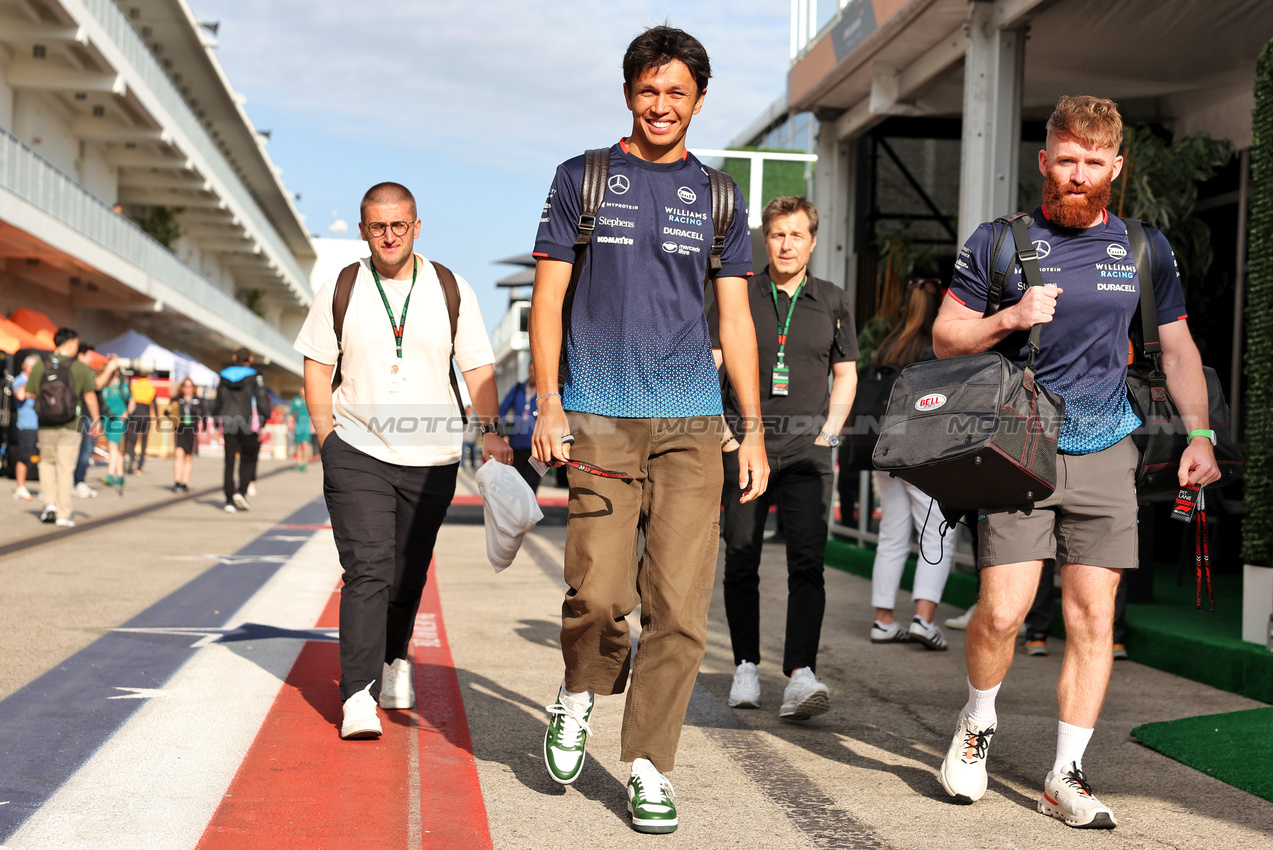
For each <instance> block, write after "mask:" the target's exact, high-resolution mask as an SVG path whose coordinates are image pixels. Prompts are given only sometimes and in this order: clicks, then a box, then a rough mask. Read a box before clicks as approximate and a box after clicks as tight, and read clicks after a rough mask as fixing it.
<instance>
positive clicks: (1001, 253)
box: [985, 212, 1034, 316]
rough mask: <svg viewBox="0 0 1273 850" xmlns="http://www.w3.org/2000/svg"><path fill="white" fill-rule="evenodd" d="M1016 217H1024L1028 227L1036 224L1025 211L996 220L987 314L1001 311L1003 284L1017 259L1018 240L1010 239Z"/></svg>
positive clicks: (990, 314)
mask: <svg viewBox="0 0 1273 850" xmlns="http://www.w3.org/2000/svg"><path fill="white" fill-rule="evenodd" d="M1016 219H1024V220H1025V226H1026V228H1027V229H1028V228H1029V227H1030V225H1032V224H1034V219H1032V218H1031V217H1030V216H1029V214H1027V213H1023V212H1021V213H1017V214H1015V215H1010V216H1001V217H999V218H996V219H995V220H994V225H993V226H994V234H995V237H994V243H993V249H992V250H993V256H994V258H995V262H994V268H993V271H991V274H990V290H989V292H987V294H986V312H985V315H987V316H992V315H994V314H995V313H998V312H999V304H1000V303H1001V302H1002V301H1003V285H1004V283H1005V281H1007V279H1008V275H1009V274H1011V273H1012V265H1013V262H1014V261H1015V260H1016V255H1017V252H1016V249H1015V243H1016V240H1015V239H1013V240H1009V239H1008V233H1009V231H1011V230H1012V222H1013V221H1015V220H1016Z"/></svg>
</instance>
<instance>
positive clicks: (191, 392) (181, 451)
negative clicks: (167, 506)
mask: <svg viewBox="0 0 1273 850" xmlns="http://www.w3.org/2000/svg"><path fill="white" fill-rule="evenodd" d="M206 410H207V405H205V404H204V402H203V399H201V398H199V395H198V390H197V389H195V385H194V381H192V380H190V379H189V378H186V379H185V380H184V381H182V382H181V386H180V387H179V388H178V389H177V397H176V398H174V399H173V400H172V401H170V402H169V403H168V409H167V410H166V411H165V412H164V415H165V416H166V417H167V418H168V421H169V422H171V423H172V425H173V437H174V438H175V440H176V444H177V447H176V452H175V453H174V454H173V458H172V491H173V492H174V493H189V492H190V473H191V472H192V471H193V470H194V455H195V447H196V445H197V443H198V435H199V432H200V431H202V430H203V428H204V420H205V419H206V417H207V413H206Z"/></svg>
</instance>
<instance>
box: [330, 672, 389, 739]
mask: <svg viewBox="0 0 1273 850" xmlns="http://www.w3.org/2000/svg"><path fill="white" fill-rule="evenodd" d="M374 684H375V682H371V683H368V685H367V687H365V688H363V689H362V690H361V691H359V692H358V693H356V694H354V695H353V696H351V697H350V698H349V699H347V700H345V719H344V721H343V722H342V723H341V724H340V737H342V738H344V739H345V740H346V741H357V740H363V739H365V738H379V737H380V734H381V730H380V715H378V714H377V713H376V701H375V700H374V699H372V698H371V686H372V685H374Z"/></svg>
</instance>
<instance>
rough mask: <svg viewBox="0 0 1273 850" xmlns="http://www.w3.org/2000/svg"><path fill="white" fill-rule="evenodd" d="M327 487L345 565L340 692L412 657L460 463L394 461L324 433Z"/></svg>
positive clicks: (347, 693)
mask: <svg viewBox="0 0 1273 850" xmlns="http://www.w3.org/2000/svg"><path fill="white" fill-rule="evenodd" d="M319 454H320V455H322V458H323V495H324V496H325V497H326V499H327V512H328V514H330V515H331V521H332V534H333V535H334V536H335V538H336V551H337V552H338V553H339V554H340V565H341V567H342V568H344V575H343V578H344V581H345V584H344V587H342V588H341V591H340V699H341V701H342V702H343V701H344V700H347V699H349V698H350V697H351V696H353V695H354V694H356V693H358V691H360V690H362V689H363V688H365V687H366V686H367V684H368V683H372V682H374V684H373V685H372V688H371V695H372V696H373V697H376V698H379V696H380V684H381V682H380V674H381V672H382V671H381V665H382V664H384V663H386V662H391V661H393V660H395V659H397V658H406V657H407V654H408V649H409V647H410V644H411V633H412V631H413V630H414V629H415V618H416V612H417V610H418V609H419V608H420V594H421V593H422V592H423V591H424V583H425V580H426V579H427V577H428V570H429V562H430V561H431V560H432V559H433V546H434V544H435V543H436V542H437V538H438V529H439V528H440V527H441V525H442V520H443V519H445V518H446V511H447V508H448V507H450V505H451V499H452V497H453V496H454V495H455V478H456V474H457V473H458V472H459V468H460V466H459V464H458V463H451V464H447V465H446V466H396V465H394V464H392V463H385V462H384V461H382V460H377V459H376V458H374V457H372V456H371V455H368V454H365V453H363V452H361V451H359V450H358V449H355V448H354V447H352V446H350V445H349V444H348V443H345V442H344V441H342V440H341V439H340V437H338V436H337V435H336V434H335V433H334V432H333V433H331V434H329V435H328V436H327V439H326V440H324V441H323V445H322V448H321V449H319Z"/></svg>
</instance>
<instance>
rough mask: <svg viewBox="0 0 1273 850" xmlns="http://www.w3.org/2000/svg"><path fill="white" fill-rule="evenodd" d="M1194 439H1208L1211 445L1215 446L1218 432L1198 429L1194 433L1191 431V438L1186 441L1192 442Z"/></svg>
mask: <svg viewBox="0 0 1273 850" xmlns="http://www.w3.org/2000/svg"><path fill="white" fill-rule="evenodd" d="M1194 437H1206V438H1207V439H1208V440H1210V441H1211V445H1213V446H1214V445H1215V444H1216V432H1215V431H1212V430H1211V429H1210V428H1197V429H1195V430H1193V431H1190V432H1189V436H1188V437H1186V438H1185V439H1186V440H1192V439H1193V438H1194Z"/></svg>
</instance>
